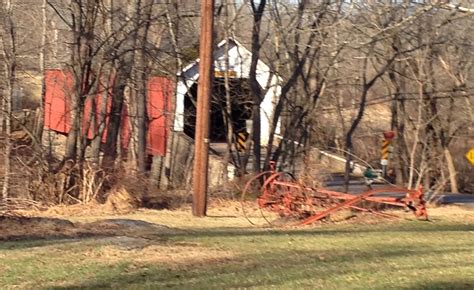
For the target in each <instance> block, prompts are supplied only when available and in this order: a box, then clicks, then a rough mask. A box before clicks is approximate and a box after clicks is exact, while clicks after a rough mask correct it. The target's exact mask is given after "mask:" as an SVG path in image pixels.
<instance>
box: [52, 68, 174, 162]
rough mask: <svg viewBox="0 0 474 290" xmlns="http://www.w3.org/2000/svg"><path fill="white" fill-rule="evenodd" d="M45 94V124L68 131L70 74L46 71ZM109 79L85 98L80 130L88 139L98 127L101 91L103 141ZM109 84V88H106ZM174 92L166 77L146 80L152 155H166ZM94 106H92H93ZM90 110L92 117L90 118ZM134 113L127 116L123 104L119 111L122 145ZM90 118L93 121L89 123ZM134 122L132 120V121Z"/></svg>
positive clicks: (124, 144)
mask: <svg viewBox="0 0 474 290" xmlns="http://www.w3.org/2000/svg"><path fill="white" fill-rule="evenodd" d="M45 81H46V96H45V116H44V117H45V127H46V128H48V129H51V130H54V131H57V132H60V133H66V134H67V133H68V132H69V130H70V128H71V126H70V114H69V105H68V100H69V95H70V93H69V92H71V91H72V87H73V82H72V75H71V74H70V73H66V72H64V71H61V70H47V71H46V72H45ZM113 81H114V79H111V81H110V82H108V83H109V84H110V85H107V84H106V83H102V84H100V85H99V89H98V91H97V94H96V96H94V97H92V98H88V99H87V100H86V103H85V107H84V118H83V124H82V125H83V130H84V131H83V133H84V134H85V133H86V130H87V138H89V139H92V138H94V136H95V134H97V133H98V129H99V124H98V121H99V113H100V110H101V106H102V104H101V103H102V99H103V95H104V94H108V96H107V105H106V106H107V109H106V116H105V129H104V132H103V134H102V137H101V138H102V142H105V140H106V136H107V128H108V123H109V116H110V107H111V99H112V97H113V92H112V89H111V88H112V87H113V86H112V83H113ZM107 86H108V88H107ZM173 95H174V84H173V82H172V81H171V80H170V79H168V78H166V77H151V78H150V79H149V80H148V83H147V98H148V104H147V113H148V119H149V123H148V136H147V143H148V144H147V151H148V154H151V155H160V156H165V154H166V139H167V137H168V127H169V126H170V124H171V123H170V119H171V118H170V114H169V113H170V112H172V102H171V100H172V97H173ZM93 108H94V109H93ZM91 110H94V111H95V114H92V116H93V118H94V120H91V119H90V116H91ZM132 118H133V116H130V115H129V110H128V108H127V106H126V104H124V107H123V110H122V126H121V128H120V138H121V145H122V148H125V149H126V148H128V145H129V143H130V136H131V132H130V121H131V119H132ZM92 121H93V122H92ZM132 121H133V120H132Z"/></svg>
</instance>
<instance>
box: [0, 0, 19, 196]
mask: <svg viewBox="0 0 474 290" xmlns="http://www.w3.org/2000/svg"><path fill="white" fill-rule="evenodd" d="M3 9H4V15H5V18H4V21H3V31H1V35H0V37H1V38H2V42H3V50H4V51H3V52H4V57H5V59H4V68H5V73H6V76H7V80H6V92H7V93H6V96H5V97H4V100H3V105H4V108H3V109H4V111H3V112H1V113H2V115H4V116H5V119H4V123H5V131H4V137H5V151H4V154H5V155H4V164H3V168H4V172H3V176H4V178H3V187H2V198H8V196H9V192H10V174H11V152H12V139H11V130H12V128H11V116H12V99H13V90H14V89H15V85H16V65H17V63H16V53H17V52H16V28H15V25H14V23H13V5H12V1H11V0H8V1H6V3H5V6H4V8H3Z"/></svg>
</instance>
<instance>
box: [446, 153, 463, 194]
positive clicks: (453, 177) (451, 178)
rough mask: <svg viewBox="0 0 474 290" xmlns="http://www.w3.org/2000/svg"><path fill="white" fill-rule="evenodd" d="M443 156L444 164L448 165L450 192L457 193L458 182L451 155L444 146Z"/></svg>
mask: <svg viewBox="0 0 474 290" xmlns="http://www.w3.org/2000/svg"><path fill="white" fill-rule="evenodd" d="M444 158H445V159H446V165H447V167H448V172H449V181H450V186H451V192H452V193H459V189H458V182H457V179H456V174H457V173H456V167H454V161H453V157H452V156H451V152H450V151H449V149H448V148H444Z"/></svg>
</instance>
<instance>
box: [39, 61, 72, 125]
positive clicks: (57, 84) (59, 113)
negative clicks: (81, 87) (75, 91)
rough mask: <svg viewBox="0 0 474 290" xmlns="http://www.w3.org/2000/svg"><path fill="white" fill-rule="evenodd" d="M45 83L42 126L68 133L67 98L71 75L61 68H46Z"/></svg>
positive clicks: (69, 90)
mask: <svg viewBox="0 0 474 290" xmlns="http://www.w3.org/2000/svg"><path fill="white" fill-rule="evenodd" d="M45 84H46V92H45V103H44V112H45V115H44V126H45V127H46V128H48V129H51V130H54V131H57V132H60V133H68V132H69V129H70V128H71V118H70V114H69V105H68V99H69V95H70V92H71V91H72V87H73V81H72V76H71V74H70V73H66V72H64V71H61V70H47V71H45Z"/></svg>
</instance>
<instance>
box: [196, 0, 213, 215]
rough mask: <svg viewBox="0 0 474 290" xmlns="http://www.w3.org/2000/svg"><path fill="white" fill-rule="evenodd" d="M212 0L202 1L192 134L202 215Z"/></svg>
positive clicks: (207, 150) (205, 178) (206, 157)
mask: <svg viewBox="0 0 474 290" xmlns="http://www.w3.org/2000/svg"><path fill="white" fill-rule="evenodd" d="M213 23H214V0H202V1H201V35H200V43H199V58H200V60H199V82H198V93H197V110H196V112H197V115H196V135H195V138H194V144H195V145H194V146H195V148H194V168H193V215H194V216H198V217H203V216H205V215H206V210H207V173H208V163H209V114H210V113H209V106H210V98H211V90H212V74H211V72H212V45H213V40H212V34H213V26H214V25H213Z"/></svg>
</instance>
